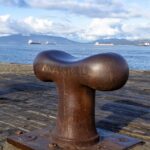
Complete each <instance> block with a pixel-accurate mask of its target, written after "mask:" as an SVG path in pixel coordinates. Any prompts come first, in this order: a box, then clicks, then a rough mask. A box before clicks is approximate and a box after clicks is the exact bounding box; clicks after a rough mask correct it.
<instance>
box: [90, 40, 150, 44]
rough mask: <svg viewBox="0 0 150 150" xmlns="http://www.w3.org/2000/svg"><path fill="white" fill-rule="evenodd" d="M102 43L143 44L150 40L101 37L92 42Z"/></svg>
mask: <svg viewBox="0 0 150 150" xmlns="http://www.w3.org/2000/svg"><path fill="white" fill-rule="evenodd" d="M96 42H98V43H102V44H110V43H112V44H114V45H142V44H144V43H146V42H148V43H150V40H132V41H131V40H127V39H99V40H96V41H94V42H92V43H96Z"/></svg>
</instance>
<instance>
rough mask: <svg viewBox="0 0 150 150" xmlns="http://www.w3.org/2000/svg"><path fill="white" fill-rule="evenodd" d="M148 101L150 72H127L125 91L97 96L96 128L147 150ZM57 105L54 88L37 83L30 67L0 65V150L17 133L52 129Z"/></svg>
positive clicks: (123, 89) (149, 118)
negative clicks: (126, 137) (137, 140)
mask: <svg viewBox="0 0 150 150" xmlns="http://www.w3.org/2000/svg"><path fill="white" fill-rule="evenodd" d="M149 100H150V71H130V77H129V81H128V82H127V84H126V86H125V87H124V88H122V89H120V90H117V91H113V92H97V93H96V125H97V126H98V127H103V128H105V129H109V130H111V131H114V132H119V133H124V134H127V135H130V136H133V137H138V138H140V139H143V140H144V141H145V142H146V144H145V145H144V146H142V147H140V150H148V149H150V144H149V143H150V109H149V108H150V101H149ZM57 101H58V95H57V91H56V86H55V84H54V83H44V82H41V81H39V80H37V79H36V78H35V76H34V74H33V71H32V66H31V65H16V64H2V65H1V64H0V149H2V147H3V144H4V142H5V140H6V137H7V136H9V135H12V134H15V132H16V131H17V130H19V129H21V130H24V131H31V130H34V129H38V128H43V127H45V126H47V125H51V127H52V128H53V127H54V126H55V119H56V113H57V103H58V102H57ZM134 150H138V148H137V149H134Z"/></svg>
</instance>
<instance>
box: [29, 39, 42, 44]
mask: <svg viewBox="0 0 150 150" xmlns="http://www.w3.org/2000/svg"><path fill="white" fill-rule="evenodd" d="M28 44H29V45H30V44H42V43H41V42H36V41H33V40H29V41H28Z"/></svg>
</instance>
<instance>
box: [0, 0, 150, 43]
mask: <svg viewBox="0 0 150 150" xmlns="http://www.w3.org/2000/svg"><path fill="white" fill-rule="evenodd" d="M18 33H19V34H23V35H29V34H44V35H54V36H62V37H66V38H69V39H72V40H78V41H91V40H96V39H99V38H127V39H150V0H61V1H60V0H0V36H5V35H11V34H18Z"/></svg>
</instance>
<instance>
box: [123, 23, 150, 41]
mask: <svg viewBox="0 0 150 150" xmlns="http://www.w3.org/2000/svg"><path fill="white" fill-rule="evenodd" d="M121 29H122V32H123V33H124V34H125V36H127V37H128V38H130V39H133V38H135V39H138V38H141V39H142V38H143V39H150V21H148V22H144V21H143V20H141V21H139V22H138V23H133V22H126V23H124V24H123V25H122V27H121Z"/></svg>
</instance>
